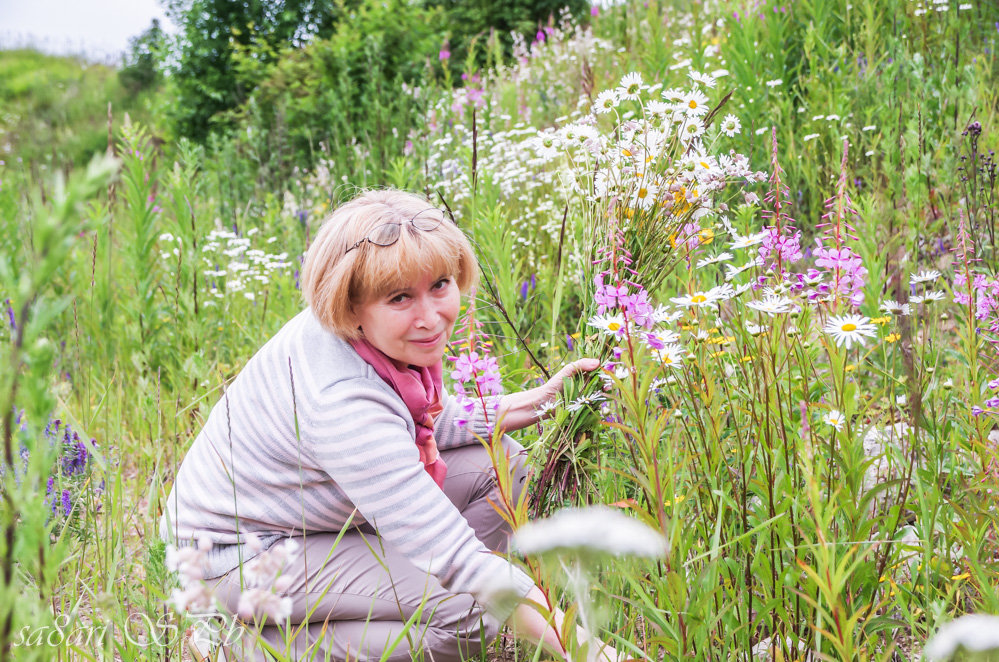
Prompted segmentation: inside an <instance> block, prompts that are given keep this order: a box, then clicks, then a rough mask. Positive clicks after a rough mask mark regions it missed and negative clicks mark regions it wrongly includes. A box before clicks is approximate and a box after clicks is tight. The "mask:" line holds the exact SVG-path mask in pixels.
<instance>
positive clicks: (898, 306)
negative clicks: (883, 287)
mask: <svg viewBox="0 0 999 662" xmlns="http://www.w3.org/2000/svg"><path fill="white" fill-rule="evenodd" d="M880 310H881V312H885V313H890V314H892V315H902V316H905V315H908V314H910V313H911V311H912V307H911V306H910V305H909V304H907V303H899V302H898V301H892V300H891V299H885V300H884V301H882V302H881V308H880Z"/></svg>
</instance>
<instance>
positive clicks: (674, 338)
mask: <svg viewBox="0 0 999 662" xmlns="http://www.w3.org/2000/svg"><path fill="white" fill-rule="evenodd" d="M641 338H642V341H643V342H644V343H645V344H646V345H648V346H649V349H663V348H665V347H666V346H667V345H673V344H676V343H677V342H679V341H680V334H679V333H676V332H675V331H645V332H643V333H642V335H641Z"/></svg>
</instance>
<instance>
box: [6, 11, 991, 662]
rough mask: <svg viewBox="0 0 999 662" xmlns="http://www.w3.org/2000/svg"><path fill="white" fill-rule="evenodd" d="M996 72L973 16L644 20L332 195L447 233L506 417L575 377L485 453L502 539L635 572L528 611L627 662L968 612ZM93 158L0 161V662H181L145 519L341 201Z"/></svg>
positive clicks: (621, 572)
mask: <svg viewBox="0 0 999 662" xmlns="http://www.w3.org/2000/svg"><path fill="white" fill-rule="evenodd" d="M997 38H999V11H997V9H996V8H995V7H994V6H992V5H991V4H989V3H985V2H970V3H957V2H952V3H944V2H903V1H902V0H876V1H875V0H872V1H870V2H865V3H856V6H854V5H849V4H844V3H840V2H832V1H828V0H826V1H824V0H814V1H810V2H809V1H805V0H802V1H799V2H785V3H783V4H782V3H775V2H760V1H754V2H718V3H695V2H690V3H682V2H676V3H667V2H659V1H657V0H649V1H648V2H646V3H634V4H629V5H622V6H617V7H613V8H602V9H600V10H598V11H597V12H596V15H595V16H593V17H592V18H591V21H590V24H589V25H588V26H577V25H575V24H573V23H572V22H571V21H568V20H566V19H562V20H559V19H558V18H556V19H554V20H553V21H552V23H551V24H550V25H548V26H543V28H542V29H541V30H540V31H539V35H538V36H537V37H536V38H535V39H534V40H533V41H532V40H529V39H528V40H522V41H520V42H518V44H517V45H516V47H515V59H514V61H513V62H512V63H511V64H509V65H506V66H501V67H498V68H496V69H493V70H490V71H485V72H474V73H477V74H478V76H479V79H478V81H477V82H474V81H473V82H470V83H469V84H468V85H466V86H465V87H463V88H453V87H451V85H450V79H444V80H441V81H439V85H438V86H437V87H435V88H432V89H424V90H421V91H420V92H419V94H420V95H422V96H421V99H423V100H424V101H425V102H426V104H427V113H426V117H425V122H423V123H421V124H419V125H418V126H416V127H413V129H412V132H411V134H410V136H411V140H412V152H411V153H408V154H406V155H399V157H398V158H396V159H395V160H393V161H392V162H391V164H390V166H389V167H388V168H387V169H384V170H381V169H379V168H378V167H377V166H376V164H374V163H373V162H372V163H371V164H370V168H365V172H366V173H367V174H366V175H365V176H366V177H367V178H368V179H366V181H365V182H364V183H365V184H367V185H370V184H372V183H374V182H377V183H379V184H382V185H392V186H400V187H405V188H408V189H412V190H418V191H421V190H422V191H425V192H426V193H427V194H428V196H430V197H431V199H433V200H434V201H435V202H437V201H440V200H443V201H444V202H445V203H446V204H448V205H449V206H450V207H451V208H452V209H453V211H454V213H455V217H456V219H457V220H458V222H459V224H460V225H461V226H462V228H463V229H465V230H466V231H467V232H468V233H469V235H470V236H471V237H472V239H473V240H474V243H475V246H476V248H477V250H478V252H479V258H480V262H481V265H482V270H483V274H484V279H483V285H482V287H481V288H480V289H479V291H478V293H477V300H476V305H475V306H474V310H475V316H476V319H477V320H478V321H479V322H481V323H482V325H483V326H482V331H481V333H482V334H483V338H482V339H481V343H482V344H481V345H479V347H480V349H481V348H483V347H486V348H488V351H489V352H490V353H491V355H492V356H493V357H494V358H496V359H497V361H498V363H499V366H500V367H501V369H502V373H503V376H504V381H505V384H506V386H507V387H508V388H509V389H517V388H520V387H521V386H523V385H525V384H534V383H536V382H537V381H538V380H541V379H543V375H545V374H546V373H551V372H553V371H554V370H555V369H557V368H558V366H559V365H560V364H561V363H562V362H563V361H566V360H569V359H571V358H576V357H581V356H596V357H599V358H601V360H602V361H603V362H604V364H605V370H603V371H601V376H599V377H594V378H593V379H590V380H575V381H574V382H573V383H572V384H571V385H570V386H569V388H568V389H567V392H566V394H565V396H564V397H563V398H562V400H561V402H559V403H558V405H557V406H556V407H554V408H553V410H552V411H551V412H550V414H551V416H550V418H548V419H546V421H545V422H544V423H543V424H541V425H539V426H538V427H537V429H536V430H533V431H527V432H526V433H525V434H523V435H522V437H521V441H522V442H523V443H525V445H527V446H528V447H529V448H530V449H531V454H532V460H533V464H534V468H535V475H536V476H537V477H539V480H537V482H536V483H535V485H536V486H535V488H534V490H533V492H532V494H531V495H530V496H529V498H528V499H527V500H525V501H523V502H521V503H507V504H505V508H506V512H507V514H508V516H509V517H510V519H511V520H512V521H513V522H514V523H515V524H517V525H521V524H523V523H525V522H526V521H527V520H528V519H529V518H530V517H536V516H542V515H547V514H551V513H553V512H554V511H556V510H557V509H559V508H561V507H564V506H573V505H581V504H593V503H602V504H612V505H613V506H614V507H615V508H618V509H620V510H621V511H622V512H625V513H627V514H628V515H629V516H631V517H633V518H636V519H638V520H640V521H642V522H644V523H646V524H647V525H649V526H650V527H652V528H654V529H656V530H658V531H660V532H661V533H662V534H663V535H664V536H665V539H666V541H667V543H668V552H667V554H666V555H665V557H663V558H662V559H660V560H658V561H655V562H648V561H638V560H624V559H616V558H613V557H611V558H610V559H608V558H602V559H599V560H594V561H593V562H592V566H591V567H588V569H587V573H589V575H590V576H591V577H594V578H596V579H597V580H598V581H594V582H593V583H592V584H590V586H591V590H590V593H589V595H588V596H587V597H586V598H585V599H582V600H581V599H580V595H579V592H578V591H577V592H576V593H571V592H569V593H563V589H564V588H565V587H566V586H568V585H571V584H573V583H574V584H575V585H576V586H577V588H578V586H579V576H578V575H574V576H572V577H571V579H572V581H570V582H568V583H566V577H565V576H564V572H563V570H562V567H563V566H562V565H561V564H559V563H549V562H541V561H539V560H536V559H533V558H530V557H529V558H527V559H521V560H520V561H519V562H523V563H525V564H527V567H528V568H529V570H530V571H531V573H532V574H533V576H535V577H537V578H538V581H539V582H540V583H541V584H542V585H544V587H545V588H546V590H547V591H548V592H549V594H550V595H551V596H552V600H553V601H558V600H561V601H562V603H563V604H567V603H568V602H571V601H580V607H581V608H582V609H581V610H570V614H574V613H579V614H582V615H584V616H585V617H586V618H587V619H589V621H588V622H590V623H592V622H599V623H601V624H602V627H603V631H604V632H605V634H606V636H607V637H608V638H609V639H611V640H613V641H615V642H617V643H618V644H619V646H620V647H621V648H622V649H627V650H630V651H631V652H632V653H634V654H635V655H636V656H644V657H647V658H648V659H653V660H658V659H679V658H683V659H688V658H696V659H751V658H756V657H768V658H770V659H778V658H781V659H788V658H795V659H797V658H802V659H804V658H808V659H816V658H825V659H911V658H914V657H918V656H919V655H920V651H921V650H922V647H923V645H924V642H925V641H926V640H927V639H928V638H929V637H930V636H931V635H932V634H933V633H934V632H936V631H937V630H938V628H939V627H940V626H941V625H942V624H944V623H946V622H947V621H950V620H952V619H954V618H955V617H957V616H959V615H961V614H965V613H970V612H985V613H992V614H995V613H999V591H997V582H996V579H995V578H996V576H997V574H996V573H997V570H999V567H997V565H999V563H997V562H999V558H997V551H999V545H997V540H996V535H997V530H996V524H997V521H996V520H997V514H996V509H995V503H996V496H995V495H996V492H995V490H997V489H999V459H997V457H996V449H997V446H996V443H997V441H996V434H995V432H994V420H995V419H994V417H995V416H996V414H997V413H999V400H996V397H997V395H999V393H997V390H999V382H997V381H995V380H996V379H997V377H999V374H997V365H999V362H997V355H996V352H995V345H994V342H995V341H996V339H997V337H996V331H997V330H999V326H997V322H999V318H997V315H999V313H997V311H999V305H997V303H996V301H997V299H996V294H997V291H999V285H997V284H996V280H995V279H996V267H997V262H996V259H997V257H996V253H995V244H994V239H993V238H994V231H995V208H994V196H995V165H994V162H993V158H994V156H993V153H992V152H991V151H990V149H994V148H995V146H996V144H997V138H996V134H995V125H996V115H997V112H999V106H997V99H996V94H995V90H996V83H997V74H996V51H995V45H996V40H997ZM691 72H696V74H695V75H692V74H691ZM460 73H461V72H457V71H455V72H451V76H452V77H453V78H457V76H458V74H460ZM467 73H473V72H467ZM627 74H636V75H637V77H636V76H626V75H627ZM403 93H407V92H406V91H400V94H403ZM408 93H414V94H415V92H413V91H410V92H408ZM729 115H731V116H732V119H730V118H729V117H728V116H729ZM114 140H115V151H116V153H117V160H116V161H115V162H113V163H112V162H111V161H107V160H104V161H96V162H95V164H94V165H93V166H92V167H91V168H90V169H89V170H88V171H87V172H86V173H82V172H81V173H77V174H75V175H74V176H73V177H70V178H69V179H68V180H67V181H65V182H63V181H61V180H53V179H51V178H46V177H44V176H41V177H40V176H38V173H37V171H35V170H33V169H32V168H31V167H29V165H28V164H24V163H18V162H17V161H16V160H15V159H11V158H8V157H5V159H4V160H5V161H6V162H5V163H4V164H3V165H2V166H0V180H2V183H0V230H2V233H0V236H2V237H3V241H4V243H5V249H4V251H3V252H2V253H0V258H2V259H0V283H2V290H0V298H2V299H4V300H5V305H6V306H7V308H8V310H9V314H8V317H7V320H6V322H7V323H4V324H2V325H0V338H2V340H3V352H4V354H3V361H4V363H5V365H8V366H10V367H9V368H7V369H5V370H4V371H3V377H2V380H0V394H2V396H0V411H3V412H6V414H5V415H4V418H3V435H4V440H3V443H4V455H3V458H4V459H3V465H4V467H5V471H4V478H3V490H2V493H3V498H4V501H5V503H4V507H3V509H2V514H0V528H2V530H3V535H0V550H2V552H3V553H2V555H0V561H2V566H0V591H2V597H4V598H5V599H4V600H0V604H2V605H3V606H2V607H0V650H2V651H3V652H2V653H0V656H7V655H8V654H9V655H12V656H13V657H16V658H17V659H51V658H53V657H56V656H58V657H60V658H62V657H65V658H70V659H77V658H80V659H105V658H111V657H114V658H116V659H150V658H152V659H166V658H171V659H177V658H178V656H179V655H181V654H182V653H181V644H180V641H181V639H182V636H181V635H182V634H183V632H184V630H185V629H186V628H187V627H188V626H189V625H190V624H191V623H192V620H191V619H190V618H188V617H185V616H184V615H183V614H179V613H177V611H176V610H175V609H173V608H172V607H171V606H170V603H169V600H168V599H169V598H170V595H171V591H172V590H173V588H174V587H175V582H176V580H175V579H174V578H173V577H172V575H171V574H170V573H169V572H168V570H167V566H166V545H165V543H163V542H161V541H160V540H159V531H158V530H159V516H160V513H161V512H162V510H163V500H164V499H165V498H166V494H167V492H168V490H169V487H170V485H171V484H172V481H173V476H174V474H175V472H176V469H177V467H178V466H179V463H180V461H181V460H182V458H183V455H184V452H185V450H186V448H187V447H188V446H189V444H190V443H191V441H192V440H193V438H194V436H195V435H196V434H197V433H198V431H199V430H200V427H201V424H202V422H203V421H204V420H205V418H206V416H207V413H208V412H209V411H210V408H211V407H212V405H213V404H214V403H215V401H216V400H217V399H218V397H219V396H220V394H221V390H222V388H223V385H224V384H225V383H226V382H227V380H229V379H231V378H232V377H233V376H234V375H235V374H236V373H237V372H238V371H239V367H240V366H241V365H242V364H243V363H244V362H245V361H246V360H247V359H248V358H249V357H250V356H251V355H252V353H253V352H254V351H255V349H256V348H257V347H259V346H260V345H261V344H262V343H263V342H264V341H265V340H266V339H267V338H268V337H269V336H270V335H271V334H272V333H274V332H275V331H276V330H277V329H278V328H280V326H281V325H282V324H283V323H284V322H285V321H286V320H287V319H289V318H290V317H291V316H292V315H293V314H294V313H295V312H296V311H298V310H299V309H300V307H301V305H302V304H301V299H300V294H299V292H298V289H297V274H298V268H299V266H300V256H301V255H302V253H303V251H304V250H305V248H306V247H307V246H308V243H309V241H310V238H311V237H312V236H314V234H315V232H316V230H317V228H318V225H319V223H320V222H321V220H322V218H323V216H324V214H326V213H327V212H328V211H329V209H330V208H331V206H332V205H334V204H336V203H337V202H339V201H341V200H342V199H344V198H347V197H349V196H350V195H351V190H352V189H351V188H350V187H351V186H352V185H357V184H361V182H358V181H357V180H356V179H354V178H353V173H354V172H355V171H356V170H355V169H356V165H354V167H353V168H352V169H351V170H349V171H348V169H347V166H346V165H344V164H342V163H336V162H332V161H328V162H323V163H321V164H320V165H319V166H318V167H317V168H316V169H314V170H313V171H311V172H302V173H299V176H298V177H297V178H296V179H295V180H293V182H292V183H291V184H290V185H289V186H288V188H287V189H286V190H269V189H268V187H267V185H266V183H265V182H260V181H259V179H258V178H257V177H256V176H255V175H254V165H253V163H252V160H251V159H248V158H245V155H244V154H241V152H240V149H239V148H238V147H237V146H235V144H234V143H226V142H224V141H221V140H216V141H214V142H213V143H211V144H209V145H207V146H195V145H192V144H190V143H185V142H181V143H178V144H176V145H169V146H167V147H166V148H159V147H157V146H156V145H155V144H154V141H153V140H152V139H151V138H150V134H149V131H148V129H147V128H143V127H140V126H137V125H134V124H130V125H127V126H121V127H120V129H117V130H116V132H115V138H114ZM359 149H361V148H359ZM362 151H363V149H362ZM357 158H358V159H361V160H363V158H364V157H363V154H361V153H360V152H359V153H358V157H357ZM379 172H380V173H381V174H380V175H379V174H378V173H379ZM344 177H346V179H344ZM768 228H769V230H768ZM469 328H474V325H470V326H469ZM470 349H471V348H470V347H467V346H466V347H464V348H463V347H461V346H460V345H458V344H457V343H456V346H455V350H454V351H455V352H456V353H461V352H463V351H469V350H470ZM464 388H466V389H471V390H470V391H468V392H469V393H470V394H472V395H474V394H475V388H476V384H475V383H474V382H473V383H470V384H467V385H465V386H464ZM55 419H59V423H58V425H57V424H56V423H55ZM67 430H69V431H70V432H69V434H67ZM73 432H76V434H77V437H76V438H74V437H73V434H72V433H73ZM91 439H92V440H93V441H91ZM79 444H82V447H83V449H84V452H81V450H80V448H81V446H80V445H79ZM497 463H498V464H499V465H500V467H499V468H500V469H502V468H503V467H502V464H503V461H502V458H497ZM500 473H501V474H502V473H503V472H502V471H501V472H500ZM50 479H51V480H50ZM597 533H600V532H597ZM607 535H611V534H610V533H607ZM15 598H16V599H15ZM504 654H511V655H516V656H526V657H530V656H532V654H534V653H533V652H532V651H528V650H520V649H516V650H514V651H513V652H512V653H511V652H509V651H507V652H506V653H504ZM580 654H581V655H583V653H580ZM490 655H499V653H498V652H492V653H490Z"/></svg>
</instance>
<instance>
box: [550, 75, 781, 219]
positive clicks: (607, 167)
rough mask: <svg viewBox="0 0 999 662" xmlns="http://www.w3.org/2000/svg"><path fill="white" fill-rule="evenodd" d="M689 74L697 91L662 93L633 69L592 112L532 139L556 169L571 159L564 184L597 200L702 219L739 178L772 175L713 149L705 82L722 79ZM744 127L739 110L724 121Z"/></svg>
mask: <svg viewBox="0 0 999 662" xmlns="http://www.w3.org/2000/svg"><path fill="white" fill-rule="evenodd" d="M689 77H690V78H691V80H693V81H694V86H693V87H692V88H691V89H689V90H684V89H681V88H670V89H666V90H663V91H661V92H660V91H659V88H660V87H661V86H660V85H658V84H657V85H652V86H646V85H645V84H644V83H643V82H642V78H641V76H640V75H639V74H638V73H630V74H627V75H626V76H624V78H622V79H621V81H620V83H619V85H618V86H617V87H616V88H614V89H610V90H605V91H603V92H601V93H600V94H599V95H598V96H597V98H596V100H595V101H594V103H593V107H592V109H591V111H592V112H591V114H589V115H586V116H583V117H581V118H580V119H578V120H577V121H575V122H573V123H571V124H566V125H563V126H562V127H560V128H558V129H548V130H544V131H542V132H540V133H539V134H538V135H537V137H535V138H534V139H533V141H532V144H533V146H534V149H535V151H536V152H537V154H538V156H539V158H541V159H542V160H544V161H546V162H550V163H551V164H553V165H555V166H560V165H562V158H563V156H564V157H565V162H567V163H568V165H569V168H568V169H563V170H561V171H560V172H559V177H560V180H561V181H562V182H563V184H564V185H565V186H564V187H565V188H566V189H568V190H570V191H576V192H579V191H582V192H585V193H588V194H590V195H588V198H589V199H590V200H593V201H601V200H602V201H606V200H609V199H616V200H623V201H625V204H626V205H627V206H628V207H629V208H631V209H635V210H638V209H650V208H652V207H657V208H660V209H664V210H671V211H672V212H673V213H674V214H675V215H679V214H683V213H686V212H687V211H688V210H689V211H690V212H691V213H690V216H691V218H692V219H694V220H697V219H699V218H701V217H703V216H705V215H707V214H710V213H712V211H713V208H712V207H713V204H712V201H711V198H710V196H709V194H710V193H712V192H714V191H718V190H720V189H722V188H724V187H725V186H726V184H728V183H729V182H732V181H740V182H747V181H748V182H752V181H761V180H762V179H763V178H764V176H765V175H764V174H763V173H757V172H754V171H753V170H752V169H751V168H750V167H749V160H748V159H747V158H746V157H745V156H744V155H742V154H737V153H735V152H730V153H729V154H723V155H719V156H714V155H712V154H710V153H709V151H710V150H709V146H708V145H707V144H706V143H705V142H704V139H703V138H704V132H705V127H704V123H703V122H704V117H705V115H706V114H707V113H708V111H709V110H710V101H709V99H708V97H707V96H706V95H705V94H704V92H703V91H702V89H701V87H700V84H701V83H703V82H704V81H711V85H713V81H714V79H713V78H712V77H711V76H710V75H707V74H701V73H699V72H690V74H689ZM706 87H710V86H706ZM626 106H630V107H626ZM636 111H637V112H638V113H639V114H638V115H636V114H635V113H636ZM605 114H613V115H614V117H615V119H616V122H615V125H614V126H613V127H612V128H611V130H610V131H608V132H606V133H605V132H603V131H601V129H600V123H599V116H600V115H605ZM740 130H741V123H740V122H739V119H738V118H737V117H735V116H734V115H728V116H726V117H725V119H724V120H722V122H721V128H720V133H721V134H724V135H727V136H733V135H735V134H736V133H737V132H738V131H740ZM594 172H595V173H596V175H595V176H594V174H593V173H594Z"/></svg>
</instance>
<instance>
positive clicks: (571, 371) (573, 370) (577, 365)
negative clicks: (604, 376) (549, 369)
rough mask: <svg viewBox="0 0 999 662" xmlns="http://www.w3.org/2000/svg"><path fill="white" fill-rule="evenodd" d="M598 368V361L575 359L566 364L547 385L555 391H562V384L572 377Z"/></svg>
mask: <svg viewBox="0 0 999 662" xmlns="http://www.w3.org/2000/svg"><path fill="white" fill-rule="evenodd" d="M599 367H600V361H599V360H598V359H591V358H586V359H577V360H575V361H573V362H572V363H568V364H566V365H565V366H563V368H562V369H561V370H559V371H558V372H557V373H555V376H553V377H552V378H551V380H550V381H549V384H550V385H552V386H554V387H555V388H556V389H557V390H559V391H561V390H562V382H563V381H565V380H566V379H568V378H569V377H572V376H573V375H578V374H579V373H581V372H592V371H593V370H596V369H597V368H599Z"/></svg>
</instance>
